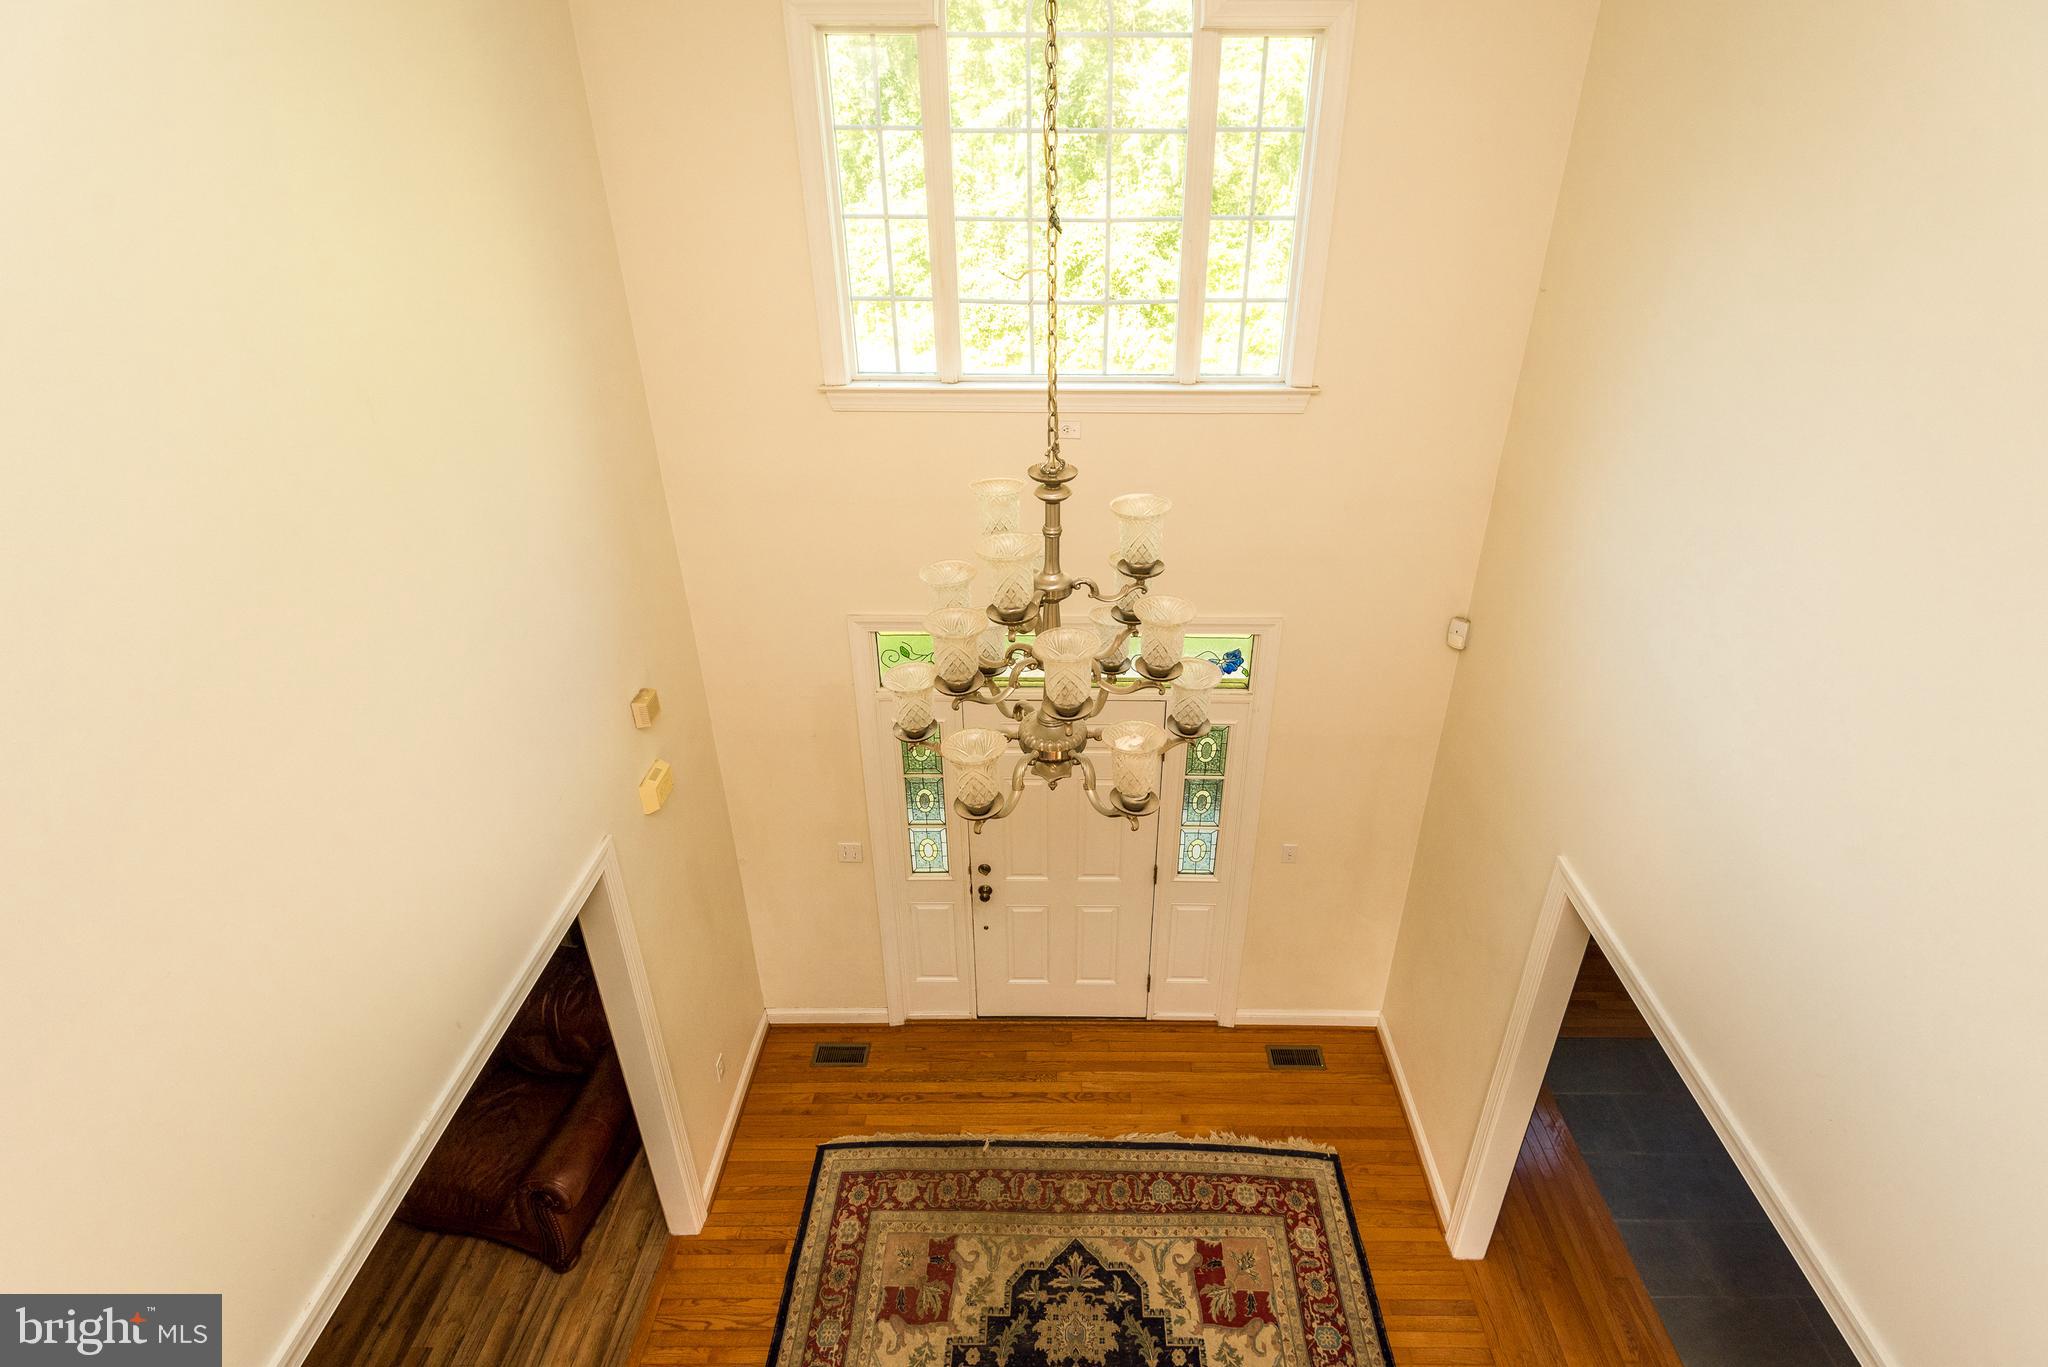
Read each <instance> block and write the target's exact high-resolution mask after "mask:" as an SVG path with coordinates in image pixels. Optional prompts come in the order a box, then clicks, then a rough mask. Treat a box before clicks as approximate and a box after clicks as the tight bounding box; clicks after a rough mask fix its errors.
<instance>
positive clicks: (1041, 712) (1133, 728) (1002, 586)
mask: <svg viewBox="0 0 2048 1367" xmlns="http://www.w3.org/2000/svg"><path fill="white" fill-rule="evenodd" d="M1045 20H1046V43H1045V128H1044V156H1045V408H1046V413H1045V459H1044V461H1043V462H1041V463H1040V464H1037V465H1034V466H1032V467H1031V468H1030V469H1029V470H1027V471H1026V474H1028V475H1029V476H1030V480H1029V481H1028V482H1027V481H1025V480H1021V479H1007V478H997V479H983V480H977V481H975V482H974V484H973V485H972V486H971V487H972V489H973V491H974V494H975V497H976V499H977V500H978V502H979V505H980V510H981V536H982V540H981V542H980V545H979V547H978V553H979V558H980V561H981V565H982V567H983V568H984V569H985V570H986V571H987V572H988V576H989V578H990V580H991V584H990V587H989V589H988V591H987V597H988V602H987V604H986V606H985V608H984V609H983V610H982V611H976V610H975V609H974V606H973V602H972V600H973V597H974V594H973V582H974V578H975V565H974V564H973V563H972V562H970V561H965V560H941V561H938V562H937V563H935V564H931V565H927V566H925V567H924V569H923V570H922V571H921V572H920V575H919V577H920V578H922V579H923V580H924V582H925V585H926V586H927V587H928V588H929V589H930V590H931V592H932V597H933V602H932V612H931V614H930V615H929V616H928V617H926V618H925V629H926V630H927V631H929V632H930V633H931V638H932V660H931V663H929V664H925V663H922V662H911V663H907V664H900V665H897V666H896V667H895V668H893V669H891V670H889V672H888V673H887V674H886V675H885V676H884V677H883V684H884V686H885V687H886V688H888V690H889V691H890V692H891V693H892V694H893V695H894V696H895V702H896V736H897V738H898V739H899V740H902V741H904V742H905V743H907V744H911V745H917V746H921V747H923V748H925V749H929V750H936V751H938V752H939V753H940V754H941V755H942V756H943V757H944V758H945V760H946V763H947V766H948V770H949V772H950V773H951V774H952V776H953V780H954V797H953V808H954V810H955V811H957V812H958V813H959V814H960V815H961V816H962V817H964V818H966V819H967V820H968V821H971V822H972V823H973V824H974V829H975V830H977V831H979V830H980V829H981V828H982V826H983V824H984V823H986V822H989V821H994V820H997V819H999V818H1001V817H1005V816H1008V815H1009V814H1010V813H1011V812H1012V811H1014V810H1015V809H1016V806H1017V802H1018V799H1019V798H1020V797H1021V796H1022V795H1023V792H1024V782H1025V779H1026V778H1027V777H1028V776H1029V775H1032V774H1036V775H1037V776H1038V777H1040V778H1042V779H1044V780H1045V782H1046V784H1047V786H1049V787H1058V786H1059V784H1060V781H1061V780H1063V779H1065V778H1067V777H1069V776H1070V775H1072V774H1074V773H1076V772H1078V773H1079V774H1080V777H1081V786H1082V788H1083V790H1084V791H1085V792H1086V793H1087V795H1088V801H1089V803H1090V805H1092V806H1093V807H1094V808H1095V810H1096V811H1098V812H1101V813H1102V814H1103V815H1104V816H1109V817H1121V818H1123V819H1125V820H1127V821H1129V822H1130V823H1131V828H1132V829H1133V830H1135V829H1137V826H1138V820H1139V818H1140V817H1145V816H1150V815H1151V814H1152V813H1153V812H1156V811H1158V810H1159V775H1160V769H1161V763H1160V761H1161V757H1162V756H1163V755H1164V754H1165V753H1166V752H1167V751H1168V750H1171V749H1173V748H1174V747H1176V746H1180V745H1185V744H1187V743H1188V742H1189V741H1192V740H1196V739H1199V738H1200V737H1202V736H1205V735H1207V734H1208V733H1209V696H1210V693H1211V691H1212V690H1213V689H1214V688H1215V687H1216V685H1217V683H1218V681H1219V680H1220V679H1221V678H1222V672H1221V671H1220V670H1219V669H1218V668H1217V667H1216V666H1215V665H1213V664H1211V663H1210V662H1209V661H1207V660H1199V659H1183V658H1182V657H1181V652H1182V646H1183V642H1184V638H1185V635H1186V632H1187V624H1188V622H1189V620H1190V619H1192V618H1193V617H1194V615H1195V610H1194V607H1193V606H1192V605H1191V604H1189V603H1188V602H1187V601H1186V600H1184V599H1180V598H1175V597H1172V596H1171V595H1167V594H1156V593H1153V592H1152V591H1151V583H1152V581H1153V580H1154V579H1156V578H1158V577H1159V575H1160V574H1161V573H1162V572H1163V571H1164V570H1165V569H1166V562H1165V561H1164V560H1162V559H1161V558H1160V552H1161V548H1162V544H1163V539H1164V528H1165V521H1166V514H1167V512H1168V510H1169V509H1170V508H1171V507H1172V505H1171V504H1170V503H1169V502H1168V501H1167V500H1166V499H1164V498H1161V497H1160V496H1159V495H1157V494H1125V495H1123V496H1122V497H1120V498H1115V499H1111V500H1110V504H1109V510H1110V512H1111V513H1113V514H1115V516H1116V518H1117V522H1118V526H1119V531H1120V539H1119V552H1118V556H1117V559H1116V561H1115V571H1116V574H1117V580H1116V582H1115V585H1114V587H1113V588H1111V589H1109V590H1105V589H1104V588H1103V587H1102V586H1100V585H1098V584H1096V583H1095V582H1094V581H1093V580H1090V579H1075V578H1070V577H1069V576H1068V575H1067V574H1066V573H1065V572H1064V571H1063V570H1062V569H1061V567H1060V505H1061V504H1062V503H1064V502H1066V500H1067V497H1068V486H1069V485H1070V484H1072V483H1073V482H1074V477H1075V476H1076V475H1077V474H1079V473H1080V472H1079V470H1078V469H1076V468H1075V467H1074V466H1073V465H1072V464H1070V463H1069V462H1068V461H1067V460H1066V459H1065V458H1064V457H1063V456H1062V455H1061V454H1060V372H1059V285H1058V280H1059V275H1058V266H1059V241H1060V215H1059V155H1058V153H1059V120H1058V114H1059V4H1058V0H1045ZM1031 485H1036V489H1035V493H1036V496H1037V498H1038V500H1039V501H1040V502H1041V503H1043V504H1044V505H1045V516H1044V522H1043V525H1042V527H1041V529H1040V532H1039V535H1038V536H1036V537H1033V536H1031V535H1030V534H1028V533H1026V532H1025V531H1024V530H1023V511H1022V507H1023V496H1024V491H1025V489H1026V488H1027V487H1030V486H1031ZM1077 589H1085V590H1087V592H1088V596H1089V598H1091V599H1093V600H1094V601H1095V602H1097V603H1099V604H1102V606H1100V607H1097V608H1095V609H1094V610H1093V611H1092V612H1091V613H1090V615H1089V618H1088V622H1087V624H1086V625H1072V626H1069V625H1066V624H1064V623H1063V622H1062V620H1061V611H1062V608H1061V605H1062V604H1064V603H1065V602H1066V601H1067V600H1068V599H1069V598H1071V597H1072V596H1073V595H1074V592H1075V591H1076V590H1077ZM1027 633H1028V634H1031V636H1032V638H1033V639H1032V640H1030V641H1028V642H1026V641H1019V640H1017V639H1016V638H1017V637H1018V636H1020V635H1024V634H1027ZM1133 634H1135V635H1136V636H1137V637H1138V638H1139V652H1138V655H1137V657H1136V658H1135V659H1132V658H1131V657H1130V641H1131V637H1132V635H1133ZM1033 668H1035V669H1037V670H1039V671H1040V672H1041V674H1042V677H1043V684H1042V686H1041V689H1040V693H1039V697H1038V700H1037V701H1036V702H1035V703H1034V702H1032V701H1031V700H1030V699H1028V698H1020V697H1018V696H1017V695H1018V691H1019V689H1020V688H1021V687H1022V685H1023V680H1024V675H1025V672H1026V671H1027V670H1029V669H1033ZM1147 692H1153V693H1161V694H1164V695H1166V725H1164V726H1158V725H1155V724H1153V723H1151V722H1145V721H1125V722H1113V723H1111V724H1109V725H1107V726H1095V725H1091V724H1090V723H1091V722H1092V721H1093V719H1094V718H1096V717H1098V716H1100V715H1101V714H1102V710H1103V709H1104V708H1105V707H1107V706H1108V705H1109V703H1110V702H1111V701H1112V700H1113V699H1116V698H1121V697H1130V696H1133V695H1136V694H1140V693H1147ZM940 697H945V698H950V699H951V700H952V703H953V706H954V708H955V709H956V710H958V709H961V708H963V707H964V705H965V704H967V703H970V702H973V703H983V704H986V705H988V706H991V707H993V708H995V709H996V711H997V712H998V713H999V714H1000V715H1001V716H1002V717H1003V718H1004V720H1005V721H1006V722H1007V723H1008V724H1007V725H1003V726H1000V727H994V728H970V729H967V730H962V731H956V732H954V733H953V734H952V735H950V736H947V737H946V738H945V739H944V740H943V741H941V740H939V739H938V722H937V720H936V719H935V717H934V715H933V708H934V706H935V703H936V700H937V699H938V698H940ZM1012 745H1015V746H1016V747H1017V750H1018V754H1019V758H1018V762H1017V764H1016V767H1015V768H1014V769H1013V770H1012V772H1011V774H1010V778H1009V781H1008V783H1007V785H1005V784H1004V783H1003V782H1002V781H1000V780H999V779H998V778H997V776H996V765H997V763H998V761H1000V760H1001V759H1002V757H1003V756H1004V755H1005V754H1006V753H1008V752H1009V749H1010V747H1011V746H1012ZM1091 745H1100V746H1102V747H1103V748H1104V749H1105V750H1106V751H1107V753H1108V757H1109V762H1110V784H1109V787H1108V789H1107V791H1105V790H1104V789H1103V788H1102V786H1101V784H1100V780H1099V776H1098V774H1097V773H1096V769H1095V764H1094V761H1093V759H1092V757H1091V756H1090V755H1089V754H1088V753H1087V752H1088V749H1089V747H1090V746H1091Z"/></svg>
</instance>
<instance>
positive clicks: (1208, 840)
mask: <svg viewBox="0 0 2048 1367" xmlns="http://www.w3.org/2000/svg"><path fill="white" fill-rule="evenodd" d="M1180 871H1181V872H1182V873H1214V872H1216V832H1215V831H1214V830H1213V829H1212V828H1210V827H1207V826H1184V827H1182V828H1181V833H1180Z"/></svg>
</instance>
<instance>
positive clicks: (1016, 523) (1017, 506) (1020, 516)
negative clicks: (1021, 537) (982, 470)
mask: <svg viewBox="0 0 2048 1367" xmlns="http://www.w3.org/2000/svg"><path fill="white" fill-rule="evenodd" d="M968 487H969V488H971V489H972V490H974V500H975V502H976V504H978V505H979V507H980V510H981V534H982V535H983V536H1000V535H1002V534H1003V533H1005V532H1020V531H1022V530H1024V491H1025V490H1026V489H1028V488H1030V487H1031V486H1030V485H1029V484H1026V483H1025V482H1024V481H1023V480H1021V479H1010V478H1008V477H1007V476H1005V477H1000V478H996V479H977V480H976V481H974V483H973V484H971V485H969V486H968Z"/></svg>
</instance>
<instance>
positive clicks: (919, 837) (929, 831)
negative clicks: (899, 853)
mask: <svg viewBox="0 0 2048 1367" xmlns="http://www.w3.org/2000/svg"><path fill="white" fill-rule="evenodd" d="M910 871H911V872H912V873H944V872H946V828H945V827H944V826H912V827H911V828H910Z"/></svg>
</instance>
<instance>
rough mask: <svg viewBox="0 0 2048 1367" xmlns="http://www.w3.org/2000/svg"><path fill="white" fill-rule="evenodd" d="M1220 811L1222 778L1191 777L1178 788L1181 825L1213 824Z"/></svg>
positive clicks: (1221, 804)
mask: <svg viewBox="0 0 2048 1367" xmlns="http://www.w3.org/2000/svg"><path fill="white" fill-rule="evenodd" d="M1222 812H1223V780H1222V779H1220V778H1191V779H1189V780H1188V781H1187V784H1186V786H1184V787H1183V788H1182V789H1181V790H1180V821H1181V825H1183V826H1214V825H1215V824H1216V820H1217V817H1219V816H1220V815H1221V814H1222Z"/></svg>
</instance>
